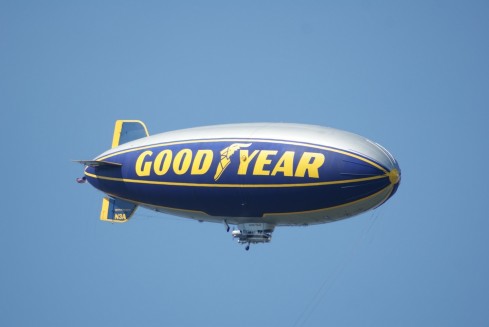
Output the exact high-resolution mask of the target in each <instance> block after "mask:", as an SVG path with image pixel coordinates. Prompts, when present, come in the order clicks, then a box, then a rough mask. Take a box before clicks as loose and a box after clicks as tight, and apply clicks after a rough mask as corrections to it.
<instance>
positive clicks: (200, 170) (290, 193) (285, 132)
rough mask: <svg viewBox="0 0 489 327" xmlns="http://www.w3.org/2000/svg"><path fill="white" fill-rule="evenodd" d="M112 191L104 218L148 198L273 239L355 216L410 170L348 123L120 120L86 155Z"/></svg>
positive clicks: (116, 217)
mask: <svg viewBox="0 0 489 327" xmlns="http://www.w3.org/2000/svg"><path fill="white" fill-rule="evenodd" d="M78 162H80V163H82V164H84V165H85V166H86V168H85V174H84V177H83V178H79V179H77V180H78V181H79V182H85V181H88V182H89V183H90V184H91V185H93V186H94V187H95V188H97V189H99V190H100V191H102V192H103V193H105V194H106V195H107V196H106V197H104V199H103V200H102V210H101V213H100V219H101V220H103V221H110V222H126V221H128V220H129V219H130V218H131V217H132V216H133V214H134V212H135V211H136V209H137V207H138V206H142V207H145V208H148V209H150V210H155V211H158V212H163V213H167V214H172V215H177V216H182V217H187V218H192V219H195V220H198V221H210V222H218V223H223V224H224V225H225V226H226V229H227V230H228V231H229V229H230V225H235V226H237V229H235V230H233V231H232V236H233V238H235V239H236V240H237V241H238V242H239V243H243V244H246V250H248V249H249V245H250V244H251V243H266V242H270V241H271V238H272V232H273V231H274V229H275V227H276V226H305V225H311V224H320V223H327V222H332V221H337V220H340V219H344V218H349V217H351V216H354V215H356V214H359V213H362V212H365V211H367V210H370V209H374V208H376V207H378V206H380V205H381V204H383V203H384V202H385V201H386V200H387V199H389V198H390V197H391V196H392V195H393V194H394V193H395V192H396V190H397V188H398V186H399V183H400V179H401V172H400V168H399V165H398V163H397V161H396V160H395V159H394V157H393V156H392V155H391V154H390V153H389V152H388V151H387V150H386V149H385V148H383V147H382V146H380V145H379V144H377V143H375V142H372V141H370V140H368V139H366V138H364V137H361V136H359V135H356V134H353V133H349V132H345V131H341V130H338V129H333V128H327V127H321V126H315V125H304V124H284V123H254V124H234V125H216V126H205V127H197V128H190V129H184V130H177V131H172V132H166V133H161V134H156V135H152V136H149V133H148V130H147V128H146V126H145V124H144V123H143V122H141V121H138V120H118V121H116V124H115V130H114V136H113V140H112V148H111V149H110V150H108V151H106V152H104V153H102V154H101V155H99V156H97V157H96V158H95V159H93V160H79V161H78Z"/></svg>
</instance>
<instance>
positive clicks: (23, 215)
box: [0, 1, 489, 327]
mask: <svg viewBox="0 0 489 327" xmlns="http://www.w3.org/2000/svg"><path fill="white" fill-rule="evenodd" d="M488 14H489V5H488V3H487V2H486V1H408V2H400V1H341V2H330V1H301V2H299V1H297V2H293V1H266V2H263V1H207V2H184V1H171V2H170V1H145V2H143V1H104V2H100V1H81V2H80V1H77V2H72V1H45V2H35V1H32V2H29V1H1V2H0V50H1V51H0V109H1V110H0V117H1V121H2V128H1V129H0V133H1V134H0V135H1V139H2V143H1V144H2V149H3V156H2V159H3V160H1V162H0V165H1V168H2V169H1V171H2V172H3V174H4V175H3V178H2V181H3V182H2V185H3V192H2V204H3V206H2V211H3V214H2V218H1V219H0V260H1V269H0V325H5V326H33V325H37V326H88V325H89V326H102V325H104V326H107V325H108V326H110V325H118V326H134V325H140V326H202V325H203V326H224V325H233V326H249V325H250V324H253V325H255V326H294V327H296V326H461V325H463V326H483V325H488V324H489V310H488V303H489V295H488V294H489V282H488V279H487V276H488V275H489V264H488V256H487V249H488V246H489V237H488V234H489V221H488V219H487V217H488V214H487V201H488V195H489V188H488V185H489V183H488V182H489V180H488V177H487V176H486V175H485V173H484V169H485V165H486V163H487V162H488V161H489V155H488V145H489V142H488V138H487V126H486V125H487V122H488V121H489V119H488V114H487V110H488V94H489V93H488V91H489V88H488V87H489V64H488V63H489V61H488V58H489V43H488V42H487V39H488V32H489V21H488V19H487V17H488ZM116 119H141V120H143V121H144V122H146V124H147V126H148V128H149V131H150V133H157V132H164V131H169V130H174V129H180V128H187V127H193V126H200V125H209V124H220V123H237V122H256V121H271V122H297V123H310V124H318V125H323V126H331V127H335V128H340V129H345V130H348V131H352V132H355V133H357V134H361V135H364V136H366V137H368V138H370V139H372V140H375V141H376V142H379V143H380V144H382V145H383V146H385V147H386V148H387V149H389V150H390V151H391V152H392V153H393V154H394V156H395V157H396V158H397V159H398V161H399V163H400V166H401V169H402V173H403V180H402V183H401V186H400V188H399V190H398V192H397V193H396V195H395V196H394V197H393V198H392V199H390V201H389V202H388V203H386V204H385V205H384V206H382V207H381V208H379V209H378V210H375V211H372V212H368V213H365V214H363V215H360V216H358V217H355V218H352V219H347V220H344V221H341V222H336V223H332V224H325V225H319V226H314V227H307V228H306V227H300V228H277V229H276V230H275V233H274V239H273V241H272V242H271V243H270V244H266V245H256V246H253V247H252V249H251V250H250V251H249V252H246V251H244V249H243V247H242V246H239V245H238V244H235V243H234V242H233V241H232V238H231V236H230V234H226V233H225V230H224V227H223V226H221V225H219V224H212V223H203V224H200V223H198V222H195V221H192V220H186V219H182V218H177V217H172V216H167V215H157V214H154V213H152V212H149V211H145V210H139V211H138V212H137V214H136V216H135V217H134V218H133V219H132V220H131V221H130V222H129V223H127V224H124V225H112V224H107V223H103V222H100V221H99V220H98V215H99V210H100V205H101V198H102V194H101V193H99V192H98V191H96V190H95V189H93V188H91V187H90V186H89V185H78V184H76V183H75V178H76V177H79V176H81V174H82V170H83V169H82V166H80V165H77V164H75V163H72V162H71V160H73V159H90V158H93V157H94V156H96V155H98V154H99V153H101V152H103V151H104V150H106V149H107V148H109V147H110V144H111V137H112V131H113V125H114V121H115V120H116Z"/></svg>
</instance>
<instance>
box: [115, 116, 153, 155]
mask: <svg viewBox="0 0 489 327" xmlns="http://www.w3.org/2000/svg"><path fill="white" fill-rule="evenodd" d="M146 136H149V133H148V129H147V128H146V125H145V124H144V123H143V122H142V121H140V120H117V121H116V122H115V128H114V136H113V137H112V147H113V148H115V147H117V146H119V145H121V144H124V143H127V142H131V141H134V140H137V139H140V138H142V137H146Z"/></svg>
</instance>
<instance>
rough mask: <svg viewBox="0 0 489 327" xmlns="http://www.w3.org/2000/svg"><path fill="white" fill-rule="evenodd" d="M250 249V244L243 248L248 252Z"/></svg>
mask: <svg viewBox="0 0 489 327" xmlns="http://www.w3.org/2000/svg"><path fill="white" fill-rule="evenodd" d="M249 249H250V243H248V245H247V246H246V247H245V250H246V251H248V250H249Z"/></svg>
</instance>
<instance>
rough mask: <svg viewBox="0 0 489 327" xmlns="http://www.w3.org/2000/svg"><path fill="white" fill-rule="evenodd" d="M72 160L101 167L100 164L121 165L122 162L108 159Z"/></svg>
mask: <svg viewBox="0 0 489 327" xmlns="http://www.w3.org/2000/svg"><path fill="white" fill-rule="evenodd" d="M73 161H74V162H78V163H81V164H82V165H85V166H90V167H101V166H110V167H121V166H122V164H120V163H117V162H109V161H101V160H73Z"/></svg>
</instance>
